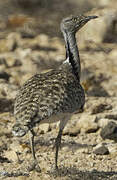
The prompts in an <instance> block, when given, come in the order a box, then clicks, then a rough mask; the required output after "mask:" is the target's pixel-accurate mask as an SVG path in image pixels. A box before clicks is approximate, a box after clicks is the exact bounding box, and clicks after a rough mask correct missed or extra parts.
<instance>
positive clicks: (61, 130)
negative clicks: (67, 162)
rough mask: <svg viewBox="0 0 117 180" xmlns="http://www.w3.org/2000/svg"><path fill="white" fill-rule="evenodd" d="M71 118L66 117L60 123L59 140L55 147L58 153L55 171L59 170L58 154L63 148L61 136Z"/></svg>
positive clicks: (57, 139) (56, 141) (56, 154)
mask: <svg viewBox="0 0 117 180" xmlns="http://www.w3.org/2000/svg"><path fill="white" fill-rule="evenodd" d="M70 117H71V116H70V115H68V114H67V115H65V116H64V117H63V118H62V119H61V121H60V125H59V132H58V135H57V138H56V140H55V145H54V147H53V148H56V153H55V169H56V170H58V165H57V162H58V152H59V148H60V146H61V136H62V132H63V129H64V127H65V125H66V123H67V121H68V120H69V118H70Z"/></svg>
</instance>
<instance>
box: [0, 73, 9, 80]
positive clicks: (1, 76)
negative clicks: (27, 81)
mask: <svg viewBox="0 0 117 180" xmlns="http://www.w3.org/2000/svg"><path fill="white" fill-rule="evenodd" d="M10 76H11V75H10V74H8V73H7V72H5V71H2V72H0V79H5V80H7V81H8V80H9V78H10Z"/></svg>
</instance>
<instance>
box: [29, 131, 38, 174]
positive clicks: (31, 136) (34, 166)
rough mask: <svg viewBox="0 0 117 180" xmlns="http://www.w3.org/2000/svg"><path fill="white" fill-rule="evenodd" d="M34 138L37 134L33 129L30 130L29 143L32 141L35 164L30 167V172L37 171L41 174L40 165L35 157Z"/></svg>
mask: <svg viewBox="0 0 117 180" xmlns="http://www.w3.org/2000/svg"><path fill="white" fill-rule="evenodd" d="M34 136H35V132H34V131H33V129H31V130H29V141H30V146H31V152H32V157H33V163H32V166H31V167H29V171H32V170H34V169H36V170H37V171H38V172H40V171H41V169H40V167H39V165H38V162H37V159H36V156H35V148H34Z"/></svg>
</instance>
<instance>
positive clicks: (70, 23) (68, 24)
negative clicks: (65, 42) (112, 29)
mask: <svg viewBox="0 0 117 180" xmlns="http://www.w3.org/2000/svg"><path fill="white" fill-rule="evenodd" d="M97 17H98V16H84V15H79V16H69V17H67V18H64V19H63V20H62V22H61V31H62V32H69V33H75V32H77V31H78V30H79V29H81V28H82V27H83V26H84V25H85V24H86V23H87V22H88V21H90V20H91V19H95V18H97Z"/></svg>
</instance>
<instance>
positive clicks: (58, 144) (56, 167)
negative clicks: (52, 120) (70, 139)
mask: <svg viewBox="0 0 117 180" xmlns="http://www.w3.org/2000/svg"><path fill="white" fill-rule="evenodd" d="M62 132H63V129H59V133H58V136H57V138H56V141H55V145H54V146H55V148H56V153H55V169H56V170H57V169H58V165H57V161H58V151H59V148H60V146H61V136H62Z"/></svg>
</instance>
